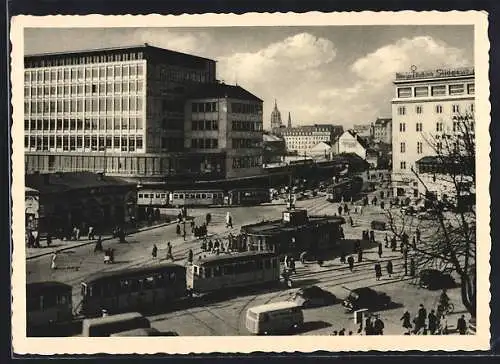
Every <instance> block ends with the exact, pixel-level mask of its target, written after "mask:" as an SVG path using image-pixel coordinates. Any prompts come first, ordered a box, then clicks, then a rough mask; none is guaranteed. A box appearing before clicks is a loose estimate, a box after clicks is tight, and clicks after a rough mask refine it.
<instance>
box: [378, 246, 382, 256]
mask: <svg viewBox="0 0 500 364" xmlns="http://www.w3.org/2000/svg"><path fill="white" fill-rule="evenodd" d="M378 257H379V258H382V243H378Z"/></svg>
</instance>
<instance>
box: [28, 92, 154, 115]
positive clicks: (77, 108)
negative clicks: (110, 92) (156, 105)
mask: <svg viewBox="0 0 500 364" xmlns="http://www.w3.org/2000/svg"><path fill="white" fill-rule="evenodd" d="M143 100H144V99H143V98H142V97H133V96H129V97H93V98H78V99H64V100H50V101H49V100H38V101H36V100H31V101H25V102H24V113H25V114H49V113H52V114H54V113H57V114H60V113H69V112H72V113H74V112H78V113H83V112H87V113H88V112H93V113H95V112H101V113H102V112H104V113H112V112H113V111H115V112H116V111H118V112H121V111H142V108H143V104H144V103H143Z"/></svg>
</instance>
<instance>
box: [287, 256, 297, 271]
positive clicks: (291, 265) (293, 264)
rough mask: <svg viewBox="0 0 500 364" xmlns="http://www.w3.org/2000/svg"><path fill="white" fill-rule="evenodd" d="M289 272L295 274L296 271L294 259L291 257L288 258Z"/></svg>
mask: <svg viewBox="0 0 500 364" xmlns="http://www.w3.org/2000/svg"><path fill="white" fill-rule="evenodd" d="M289 262H290V271H291V272H293V273H294V274H297V271H296V270H295V259H293V257H290V260H289Z"/></svg>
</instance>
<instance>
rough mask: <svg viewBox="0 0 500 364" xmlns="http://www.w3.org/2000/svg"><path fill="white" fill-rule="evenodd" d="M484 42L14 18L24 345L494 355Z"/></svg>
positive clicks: (412, 26)
mask: <svg viewBox="0 0 500 364" xmlns="http://www.w3.org/2000/svg"><path fill="white" fill-rule="evenodd" d="M486 29H487V15H485V14H482V13H479V12H462V13H461V12H450V13H438V12H433V13H430V12H429V13H411V14H406V13H350V14H340V13H339V14H315V13H312V14H297V15H295V16H293V14H253V15H250V14H247V15H197V16H189V15H183V16H169V17H167V18H165V19H163V17H161V16H156V17H149V16H143V17H133V16H129V17H120V16H116V17H114V16H109V17H108V16H106V17H103V16H102V17H94V16H88V17H71V16H67V17H29V16H23V17H15V18H14V19H13V21H12V33H11V41H12V42H13V53H12V62H13V63H12V69H13V72H12V75H11V80H12V89H13V100H12V105H13V110H14V114H13V119H14V120H13V127H12V140H13V185H12V191H13V192H12V196H13V197H12V198H13V202H14V204H13V210H14V215H13V245H14V247H15V248H14V250H13V261H12V264H13V310H12V311H13V312H12V323H13V344H14V349H15V350H16V351H17V352H25V353H46V354H50V353H61V354H62V353H92V352H108V353H115V352H116V353H142V352H144V353H149V352H168V353H174V352H179V353H190V352H193V353H196V352H211V351H218V352H235V351H236V352H251V351H256V350H260V351H275V350H278V351H295V350H296V351H311V350H321V349H324V350H332V351H335V350H371V349H374V348H378V349H379V350H406V349H419V350H435V349H438V350H450V349H458V350H472V349H481V348H485V347H488V345H489V328H490V326H489V281H488V277H489V250H490V244H491V241H490V226H489V209H490V198H489V191H488V185H489V176H490V171H489V168H490V162H489V160H490V159H489V158H490V157H489V145H490V137H489V132H488V128H489V124H490V116H489V110H490V106H489V101H488V97H489V93H488V92H489V91H488V88H489V84H488V42H487V32H486ZM476 175H477V176H478V177H480V178H478V179H476ZM23 210H24V212H23ZM122 336H128V337H135V338H136V339H135V340H130V339H129V340H128V341H126V343H125V344H124V342H123V340H121V339H120V337H122ZM145 336H155V337H156V338H140V337H145ZM267 336H271V337H267ZM298 336H302V337H301V338H299V337H298ZM334 336H344V337H343V338H338V337H334ZM365 336H380V338H365ZM432 336H439V337H432ZM95 337H97V338H98V339H93V338H95ZM103 337H106V339H102V338H103ZM110 337H111V339H110ZM159 337H161V338H159ZM42 340H43V341H42ZM80 343H81V345H80ZM103 345H104V346H105V348H104V349H103V348H102V347H103ZM148 345H150V346H151V347H152V348H151V349H147V348H146V347H147V346H148ZM16 346H17V347H16ZM236 347H237V348H238V349H236Z"/></svg>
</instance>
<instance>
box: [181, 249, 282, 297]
mask: <svg viewBox="0 0 500 364" xmlns="http://www.w3.org/2000/svg"><path fill="white" fill-rule="evenodd" d="M279 280H280V264H279V262H278V256H276V255H275V254H274V253H272V252H253V251H249V252H243V253H231V254H224V255H218V256H211V257H207V258H204V259H202V260H199V261H197V262H195V263H193V264H192V265H191V266H189V267H188V269H187V272H186V286H187V289H188V292H190V293H191V294H205V293H209V292H213V291H217V290H223V289H230V288H236V287H244V286H254V285H259V284H265V283H273V282H279Z"/></svg>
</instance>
